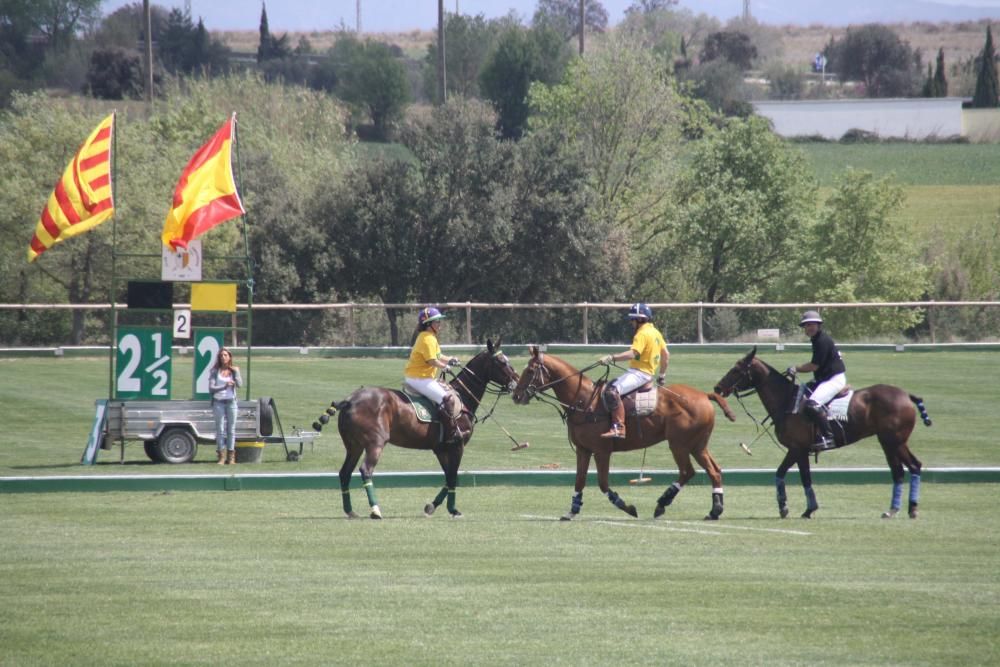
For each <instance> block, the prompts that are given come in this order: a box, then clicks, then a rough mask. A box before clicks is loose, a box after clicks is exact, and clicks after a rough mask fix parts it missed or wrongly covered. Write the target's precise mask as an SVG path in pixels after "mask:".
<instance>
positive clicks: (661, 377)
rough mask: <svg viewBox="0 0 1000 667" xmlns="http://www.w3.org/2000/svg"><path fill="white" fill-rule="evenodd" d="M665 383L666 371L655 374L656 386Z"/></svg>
mask: <svg viewBox="0 0 1000 667" xmlns="http://www.w3.org/2000/svg"><path fill="white" fill-rule="evenodd" d="M666 383H667V374H666V373H660V374H659V375H657V376H656V385H657V386H658V387H662V386H663V385H665V384H666Z"/></svg>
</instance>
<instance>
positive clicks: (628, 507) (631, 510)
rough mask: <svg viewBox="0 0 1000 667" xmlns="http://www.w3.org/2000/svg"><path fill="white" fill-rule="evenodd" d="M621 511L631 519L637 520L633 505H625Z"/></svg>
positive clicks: (636, 512)
mask: <svg viewBox="0 0 1000 667" xmlns="http://www.w3.org/2000/svg"><path fill="white" fill-rule="evenodd" d="M622 511H623V512H625V514H628V515H629V516H630V517H632V518H633V519H638V518H639V512H638V511H637V510H636V509H635V505H626V506H625V507H624V508H623V509H622Z"/></svg>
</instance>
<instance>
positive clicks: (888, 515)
mask: <svg viewBox="0 0 1000 667" xmlns="http://www.w3.org/2000/svg"><path fill="white" fill-rule="evenodd" d="M898 513H899V510H898V509H891V510H889V511H888V512H882V518H883V519H891V518H893V517H895V516H896V515H897V514H898Z"/></svg>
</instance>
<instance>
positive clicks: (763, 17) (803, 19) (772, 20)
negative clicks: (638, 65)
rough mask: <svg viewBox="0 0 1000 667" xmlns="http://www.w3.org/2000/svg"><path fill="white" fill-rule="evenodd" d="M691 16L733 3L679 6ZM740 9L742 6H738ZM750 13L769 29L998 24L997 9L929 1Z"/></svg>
mask: <svg viewBox="0 0 1000 667" xmlns="http://www.w3.org/2000/svg"><path fill="white" fill-rule="evenodd" d="M683 4H684V5H685V6H687V7H689V8H690V9H691V10H692V11H695V12H704V13H706V14H710V15H712V16H717V17H731V16H733V5H735V4H737V3H736V1H735V0H699V2H697V3H690V2H686V3H683ZM741 6H742V5H741ZM750 12H751V14H753V17H754V18H755V19H757V20H758V21H760V22H761V23H769V24H773V25H803V26H804V25H814V24H824V25H829V26H846V25H852V24H861V23H901V22H906V23H913V22H917V21H921V22H930V23H939V22H942V21H949V22H953V23H954V22H959V21H976V20H978V19H984V18H985V19H994V20H1000V6H994V7H982V6H976V5H975V4H974V3H970V4H969V5H951V4H944V3H940V2H934V1H933V0H798V2H773V1H768V0H751V1H750Z"/></svg>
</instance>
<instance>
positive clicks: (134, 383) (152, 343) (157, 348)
mask: <svg viewBox="0 0 1000 667" xmlns="http://www.w3.org/2000/svg"><path fill="white" fill-rule="evenodd" d="M173 342H174V341H173V334H172V333H171V331H170V329H168V328H166V327H123V328H121V329H119V330H118V351H117V353H116V354H115V370H116V379H115V395H116V396H117V397H118V398H145V399H162V400H169V398H170V374H171V365H172V364H171V347H172V346H173Z"/></svg>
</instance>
